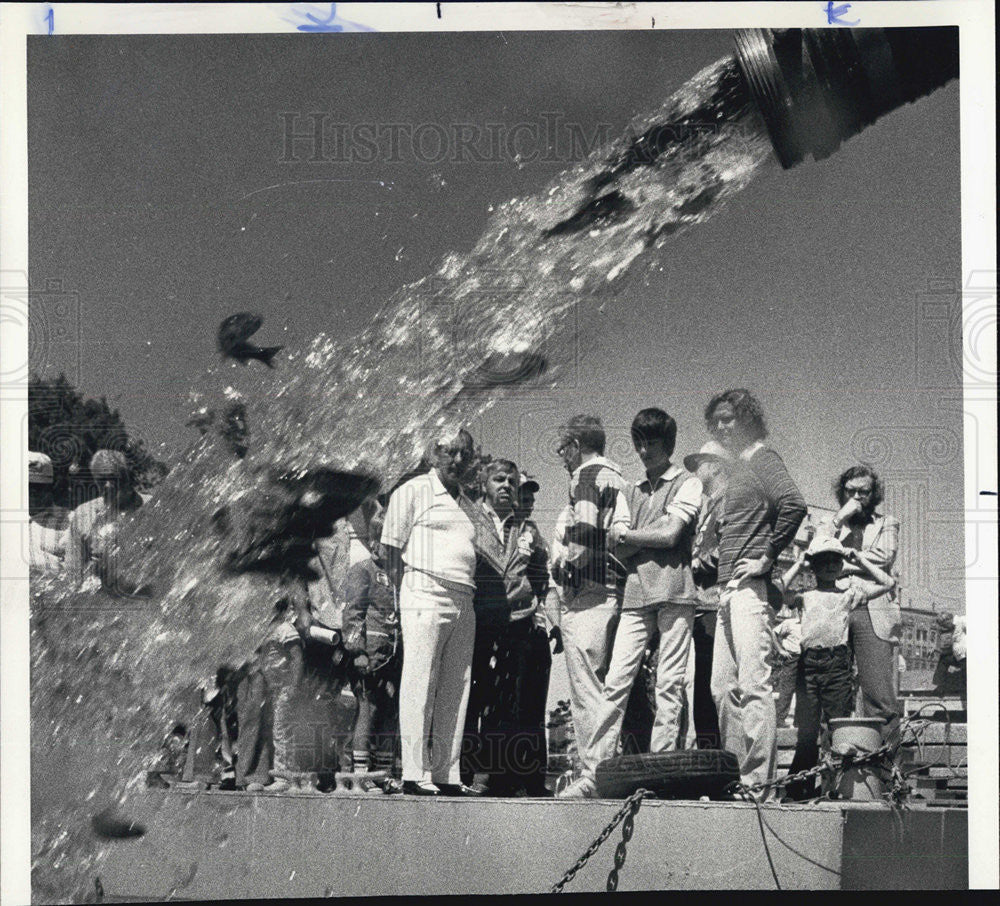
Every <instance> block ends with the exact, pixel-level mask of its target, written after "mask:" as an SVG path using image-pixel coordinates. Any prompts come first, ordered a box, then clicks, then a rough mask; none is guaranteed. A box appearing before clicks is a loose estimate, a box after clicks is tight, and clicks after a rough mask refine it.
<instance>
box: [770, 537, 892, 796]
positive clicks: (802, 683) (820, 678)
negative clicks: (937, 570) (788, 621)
mask: <svg viewBox="0 0 1000 906" xmlns="http://www.w3.org/2000/svg"><path fill="white" fill-rule="evenodd" d="M845 561H847V562H849V563H853V564H855V565H857V566H859V567H860V568H861V569H862V570H863V571H864V572H865V573H867V577H868V579H869V580H870V581H868V582H866V583H865V590H866V594H868V595H870V596H871V597H878V596H879V595H882V594H885V593H886V592H887V591H891V590H892V589H893V588H894V587H895V585H896V580H895V579H893V578H892V577H891V576H890V575H888V574H887V573H885V572H884V571H883V570H881V569H879V568H878V567H877V566H875V564H874V563H872V562H871V561H870V560H869V559H868V558H867V557H866V556H865V554H864V553H863V552H862V551H857V550H854V549H852V548H845V547H844V546H843V545H842V544H841V543H840V542H839V541H837V539H836V538H830V537H828V536H824V535H817V536H816V537H814V538H813V540H812V542H811V543H810V544H809V547H808V548H807V549H806V552H805V555H804V556H803V557H799V558H798V559H797V560H796V561H795V563H793V564H792V566H791V567H790V568H789V569H788V570H787V571H786V572H785V574H784V576H782V578H781V581H780V583H779V584H780V587H781V588H782V591H785V590H787V589H788V587H789V585H790V584H791V582H792V579H794V578H795V576H796V574H797V573H798V571H799V570H800V569H801V567H802V565H803V563H805V562H808V563H809V566H810V568H811V569H812V572H813V575H814V576H815V577H816V588H814V589H812V590H810V591H805V592H802V593H801V594H795V595H792V596H790V597H791V600H790V601H789V603H790V605H791V606H792V607H795V608H797V609H800V610H801V611H802V623H801V630H800V631H801V641H800V646H801V653H800V655H799V667H798V677H797V681H796V688H795V726H796V727H797V728H798V739H797V741H796V745H795V758H794V759H793V760H792V764H791V767H790V768H789V773H790V774H795V773H797V772H799V771H803V770H806V769H807V768H811V767H815V765H816V763H817V762H818V761H819V744H818V742H817V739H818V737H819V730H820V719H821V717H823V718H825V719H826V720H827V721H829V720H830V719H831V718H835V717H850V716H851V710H852V703H853V700H854V683H853V678H852V676H851V649H850V646H849V645H848V631H849V625H850V615H851V606H852V604H853V598H852V597H851V595H850V593H849V592H846V591H841V590H840V589H839V588H838V587H837V578H838V576H840V573H841V570H842V569H843V566H844V562H845ZM786 596H787V592H786ZM786 600H787V597H786ZM787 793H788V797H789V798H790V799H809V798H812V796H813V795H815V778H811V779H810V780H808V781H800V782H799V783H795V784H789V786H788V789H787Z"/></svg>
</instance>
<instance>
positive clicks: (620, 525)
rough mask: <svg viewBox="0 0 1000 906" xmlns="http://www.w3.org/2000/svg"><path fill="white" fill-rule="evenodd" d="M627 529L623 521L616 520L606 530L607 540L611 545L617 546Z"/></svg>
mask: <svg viewBox="0 0 1000 906" xmlns="http://www.w3.org/2000/svg"><path fill="white" fill-rule="evenodd" d="M627 531H628V526H627V525H625V523H624V522H616V523H615V524H614V525H612V526H611V528H610V529H609V530H608V541H609V542H610V543H611V546H612V547H617V546H618V545H619V544H621V543H622V538H623V537H624V535H625V533H626V532H627Z"/></svg>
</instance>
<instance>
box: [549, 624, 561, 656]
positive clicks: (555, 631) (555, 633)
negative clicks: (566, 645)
mask: <svg viewBox="0 0 1000 906" xmlns="http://www.w3.org/2000/svg"><path fill="white" fill-rule="evenodd" d="M549 639H550V640H551V641H553V642H555V645H554V646H553V648H552V653H553V654H562V653H563V637H562V630H561V629H560V628H559V627H558V626H553V627H552V628H551V629H550V630H549Z"/></svg>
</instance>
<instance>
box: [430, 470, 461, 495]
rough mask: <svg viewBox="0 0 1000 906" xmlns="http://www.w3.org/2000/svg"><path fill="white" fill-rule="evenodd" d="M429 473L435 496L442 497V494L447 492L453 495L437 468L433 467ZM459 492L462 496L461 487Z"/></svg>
mask: <svg viewBox="0 0 1000 906" xmlns="http://www.w3.org/2000/svg"><path fill="white" fill-rule="evenodd" d="M427 474H428V475H430V477H431V488H432V489H433V490H434V494H435V496H438V497H440V496H441V495H442V494H447V495H448V496H449V497H451V491H449V490H448V489H447V488H446V487H445V486H444V482H443V481H442V480H441V479H440V478H439V477H438V473H437V469H431V470H430V472H428V473H427ZM458 494H459V496H460V497H461V496H462V491H461V489H459V492H458ZM454 499H455V498H454V497H452V500H454Z"/></svg>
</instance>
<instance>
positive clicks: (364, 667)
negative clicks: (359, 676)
mask: <svg viewBox="0 0 1000 906" xmlns="http://www.w3.org/2000/svg"><path fill="white" fill-rule="evenodd" d="M369 663H370V662H369V660H368V655H367V654H365V653H364V652H363V651H362V652H360V653H358V654H356V655H354V669H355V670H357V671H358V673H367V672H368V665H369Z"/></svg>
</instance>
